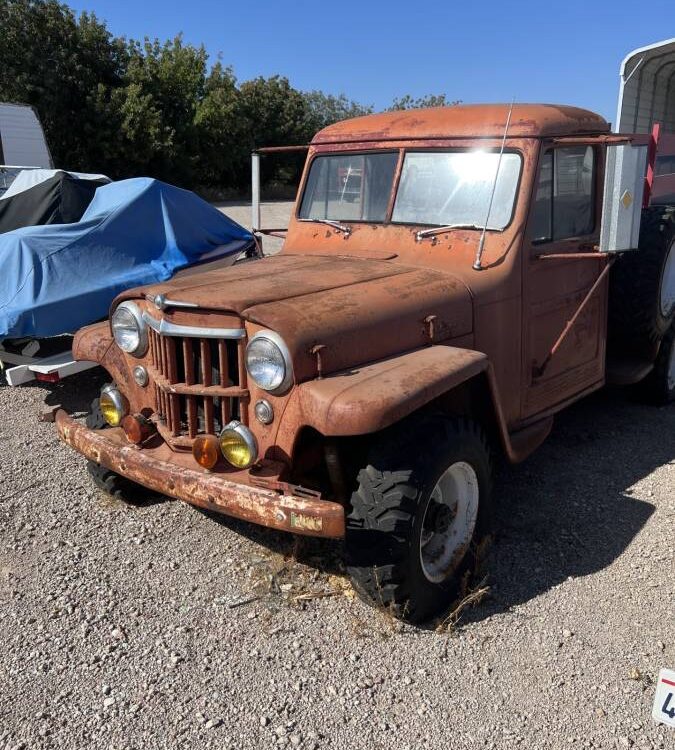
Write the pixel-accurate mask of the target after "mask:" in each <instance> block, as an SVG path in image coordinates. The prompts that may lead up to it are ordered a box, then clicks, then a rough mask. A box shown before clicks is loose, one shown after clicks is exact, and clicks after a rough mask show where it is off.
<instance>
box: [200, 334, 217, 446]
mask: <svg viewBox="0 0 675 750" xmlns="http://www.w3.org/2000/svg"><path fill="white" fill-rule="evenodd" d="M199 346H200V353H201V363H202V384H203V385H205V386H209V385H213V383H212V382H211V347H210V345H209V342H208V339H200V340H199ZM204 428H205V431H206V432H209V433H213V432H215V425H214V424H213V398H211V397H210V396H204Z"/></svg>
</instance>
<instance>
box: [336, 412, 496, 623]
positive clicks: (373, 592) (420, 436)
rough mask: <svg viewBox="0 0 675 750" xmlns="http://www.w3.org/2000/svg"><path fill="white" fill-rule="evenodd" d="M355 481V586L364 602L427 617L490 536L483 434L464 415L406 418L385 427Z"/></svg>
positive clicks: (448, 596)
mask: <svg viewBox="0 0 675 750" xmlns="http://www.w3.org/2000/svg"><path fill="white" fill-rule="evenodd" d="M358 481H359V485H358V488H357V489H356V490H355V492H354V493H353V495H352V498H351V510H350V512H349V514H348V517H347V531H346V537H345V560H346V565H347V570H348V572H349V574H350V576H351V580H352V583H353V585H354V587H355V589H356V590H357V592H358V593H359V594H360V596H361V597H362V598H364V599H365V600H366V601H368V602H370V603H372V604H375V605H376V606H380V607H384V608H385V609H387V610H389V611H391V612H392V613H393V614H394V615H395V616H396V617H399V618H401V619H404V620H408V621H410V622H424V621H425V620H428V619H430V618H431V617H432V616H433V615H435V614H437V613H440V612H441V611H443V610H444V609H445V608H447V606H448V605H449V604H450V603H451V602H452V601H453V599H454V598H455V597H456V595H457V593H458V591H459V584H460V582H461V580H462V577H463V575H464V574H465V572H466V571H467V570H470V569H472V567H473V566H474V564H475V562H476V545H477V544H478V543H479V542H480V541H481V540H482V539H483V538H484V537H485V536H486V535H487V534H488V533H489V526H490V522H491V520H492V512H491V505H490V492H491V465H490V452H489V448H488V445H487V442H486V439H485V435H484V434H483V431H482V430H481V428H480V427H479V426H478V425H477V424H476V423H475V422H472V421H470V420H468V419H464V418H453V419H449V418H444V417H428V418H424V419H413V420H406V423H404V424H402V425H400V426H398V427H396V428H393V429H391V430H388V431H386V432H385V433H383V434H382V436H381V438H380V439H379V440H378V442H377V443H376V445H375V446H374V447H373V449H372V450H371V453H370V456H369V458H368V465H367V466H366V467H365V468H363V469H362V470H361V471H360V472H359V475H358ZM462 493H463V494H462ZM453 495H454V496H455V497H453ZM460 496H461V497H460ZM453 503H455V508H454V511H453V509H452V508H451V507H449V506H452V504H453ZM434 531H435V532H436V533H434ZM453 532H454V533H453ZM460 538H463V539H465V542H466V543H465V544H458V543H457V539H460ZM443 539H447V540H449V542H448V545H447V547H446V546H445V545H444V543H443V541H442V540H443ZM453 545H454V555H452V556H451V557H450V558H448V557H447V555H446V554H445V552H446V551H450V550H452V549H453Z"/></svg>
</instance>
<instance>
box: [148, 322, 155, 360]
mask: <svg viewBox="0 0 675 750" xmlns="http://www.w3.org/2000/svg"><path fill="white" fill-rule="evenodd" d="M148 342H149V344H150V361H151V362H152V363H153V364H155V363H156V362H157V355H156V354H155V332H154V331H153V330H152V328H150V329H149V330H148Z"/></svg>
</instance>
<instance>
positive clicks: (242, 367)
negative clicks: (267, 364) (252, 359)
mask: <svg viewBox="0 0 675 750" xmlns="http://www.w3.org/2000/svg"><path fill="white" fill-rule="evenodd" d="M237 366H238V369H239V385H240V386H244V384H245V383H246V342H245V341H244V339H239V341H237ZM249 400H250V396H246V397H243V396H242V398H241V399H240V400H239V420H240V422H241V423H242V424H245V425H247V426H248V402H249Z"/></svg>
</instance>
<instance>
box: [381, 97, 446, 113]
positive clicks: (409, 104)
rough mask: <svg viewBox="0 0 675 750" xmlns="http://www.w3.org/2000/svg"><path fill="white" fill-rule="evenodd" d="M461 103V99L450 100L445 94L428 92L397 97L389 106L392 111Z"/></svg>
mask: <svg viewBox="0 0 675 750" xmlns="http://www.w3.org/2000/svg"><path fill="white" fill-rule="evenodd" d="M455 104H460V100H459V99H456V100H455V101H452V102H449V101H447V99H446V96H445V94H427V96H420V97H417V98H414V97H412V96H411V95H410V94H406V95H405V96H401V97H397V98H396V99H394V101H393V102H392V104H391V107H389V111H390V112H394V111H395V110H398V109H422V108H423V107H453V106H454V105H455Z"/></svg>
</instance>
